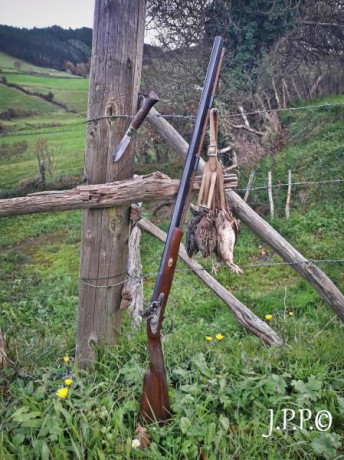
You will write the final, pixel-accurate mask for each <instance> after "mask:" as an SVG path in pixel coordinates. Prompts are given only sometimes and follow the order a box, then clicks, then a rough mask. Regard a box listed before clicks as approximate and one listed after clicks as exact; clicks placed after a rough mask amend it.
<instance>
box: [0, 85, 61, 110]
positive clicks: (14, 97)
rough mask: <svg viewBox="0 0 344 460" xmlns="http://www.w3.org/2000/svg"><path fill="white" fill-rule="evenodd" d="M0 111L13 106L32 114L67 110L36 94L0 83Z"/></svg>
mask: <svg viewBox="0 0 344 460" xmlns="http://www.w3.org/2000/svg"><path fill="white" fill-rule="evenodd" d="M0 91H1V93H0V95H1V97H0V111H1V112H3V111H5V110H6V109H7V108H9V107H11V108H13V109H16V110H20V111H21V112H29V114H30V115H37V114H39V115H41V116H43V115H44V114H51V113H54V112H55V113H61V112H65V110H64V109H62V108H59V107H57V106H56V105H53V104H50V103H49V102H46V101H44V100H43V99H41V98H39V97H36V96H28V95H27V94H25V93H22V92H21V91H19V90H17V89H15V88H8V87H6V86H4V85H0Z"/></svg>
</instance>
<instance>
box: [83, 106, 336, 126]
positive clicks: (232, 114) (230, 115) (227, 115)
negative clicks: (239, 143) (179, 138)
mask: <svg viewBox="0 0 344 460" xmlns="http://www.w3.org/2000/svg"><path fill="white" fill-rule="evenodd" d="M343 106H344V103H339V102H338V103H333V104H330V103H326V104H319V105H306V106H301V107H288V108H282V107H281V108H276V109H265V110H261V109H256V110H253V111H251V112H245V115H261V114H264V113H272V112H294V111H296V110H309V109H315V108H329V107H343ZM134 116H135V115H128V114H115V115H99V116H97V117H94V118H88V119H87V120H86V121H85V123H90V122H97V121H99V120H112V119H117V118H123V119H132V118H134ZM219 116H220V117H222V118H235V117H239V118H242V115H241V114H240V113H237V112H221V110H219ZM146 118H147V119H148V120H149V119H152V118H165V119H177V120H179V119H181V120H189V121H195V120H196V116H195V115H180V114H162V113H158V114H156V115H150V114H148V115H147V117H146Z"/></svg>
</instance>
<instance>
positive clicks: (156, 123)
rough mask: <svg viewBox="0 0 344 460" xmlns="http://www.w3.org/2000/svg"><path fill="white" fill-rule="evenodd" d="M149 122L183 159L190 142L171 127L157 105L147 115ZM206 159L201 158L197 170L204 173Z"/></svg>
mask: <svg viewBox="0 0 344 460" xmlns="http://www.w3.org/2000/svg"><path fill="white" fill-rule="evenodd" d="M147 119H148V121H149V123H150V124H151V125H152V126H153V127H154V128H155V129H156V130H157V131H158V132H159V134H160V135H161V136H162V138H163V139H165V141H166V142H167V143H168V145H170V146H171V147H172V148H173V149H174V150H175V151H176V152H177V153H178V154H179V155H180V156H181V157H182V158H183V159H185V157H186V154H187V152H188V148H189V144H188V143H187V142H186V141H185V139H183V137H182V136H181V135H180V134H179V133H178V131H177V130H175V129H170V128H171V125H170V123H169V122H168V121H167V120H165V118H163V117H162V116H161V115H160V113H159V112H158V111H157V110H156V108H155V107H152V108H151V110H150V112H149V115H148V117H147ZM204 165H205V161H204V160H203V159H202V158H200V160H199V164H198V168H197V172H198V173H199V174H202V171H203V168H204Z"/></svg>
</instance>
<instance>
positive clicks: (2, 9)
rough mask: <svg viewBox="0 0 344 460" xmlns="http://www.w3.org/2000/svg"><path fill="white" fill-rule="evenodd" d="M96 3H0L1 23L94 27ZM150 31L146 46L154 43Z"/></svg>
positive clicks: (77, 0) (13, 0) (48, 0)
mask: <svg viewBox="0 0 344 460" xmlns="http://www.w3.org/2000/svg"><path fill="white" fill-rule="evenodd" d="M94 3H95V0H0V24H4V25H8V26H15V27H26V28H28V29H32V28H33V27H49V26H54V25H58V26H61V27H63V28H65V29H68V28H69V27H71V28H72V29H78V28H80V27H93V14H94ZM153 37H154V34H153V32H151V31H150V32H148V34H146V36H145V43H152V42H154V38H153Z"/></svg>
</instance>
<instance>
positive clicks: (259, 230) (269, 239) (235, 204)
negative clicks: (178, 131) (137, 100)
mask: <svg viewBox="0 0 344 460" xmlns="http://www.w3.org/2000/svg"><path fill="white" fill-rule="evenodd" d="M168 125H169V126H168V127H167V126H164V129H165V130H166V129H168V130H169V131H172V132H173V131H175V129H174V128H173V126H171V125H170V124H168ZM158 132H159V130H158ZM159 134H161V135H162V136H163V137H164V133H163V132H159ZM184 143H185V141H184ZM184 147H185V146H184V145H183V146H182V145H181V144H179V143H176V144H175V148H178V149H179V153H180V155H182V154H183V151H184ZM226 196H227V200H228V204H229V205H230V207H231V208H232V210H233V212H234V214H235V215H236V216H237V217H238V218H239V219H241V220H242V221H243V222H244V223H245V224H246V225H247V226H248V227H249V228H250V229H251V230H252V231H253V232H254V233H255V234H256V235H258V236H259V237H260V238H261V239H262V240H264V241H265V242H266V243H267V244H268V245H269V246H271V247H272V248H273V249H274V250H275V251H276V252H277V253H278V254H279V255H280V256H281V257H282V259H284V260H285V261H286V262H288V263H291V264H292V265H291V267H292V268H294V270H296V271H297V272H298V273H299V274H300V275H301V276H302V277H303V278H305V279H306V280H307V281H308V282H309V283H310V284H311V285H312V286H313V287H314V289H315V290H316V291H317V292H318V293H319V295H320V296H321V297H322V298H323V299H324V300H325V302H327V303H328V305H329V306H330V307H331V308H333V310H334V311H335V312H336V313H337V315H338V316H339V317H340V318H341V319H342V320H344V296H343V294H342V293H341V292H340V291H339V289H338V288H337V287H336V286H335V285H334V283H333V282H332V281H331V280H330V279H329V278H328V276H327V275H325V273H324V272H323V271H322V270H320V268H319V267H316V266H315V265H313V264H312V263H311V261H308V260H307V259H305V258H304V257H303V256H302V255H301V254H300V253H299V252H298V251H297V250H296V249H295V248H294V247H293V246H292V245H291V244H290V243H288V241H287V240H285V239H284V238H283V237H282V236H281V235H280V234H279V233H278V232H277V231H276V230H275V229H274V228H272V227H271V225H269V224H268V223H267V222H265V220H264V219H262V218H261V217H260V216H259V215H258V214H257V213H256V212H254V211H253V209H251V208H250V207H249V206H248V205H247V204H246V203H245V201H244V200H242V199H241V198H240V197H239V195H237V194H236V193H235V192H234V190H230V191H227V192H226Z"/></svg>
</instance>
